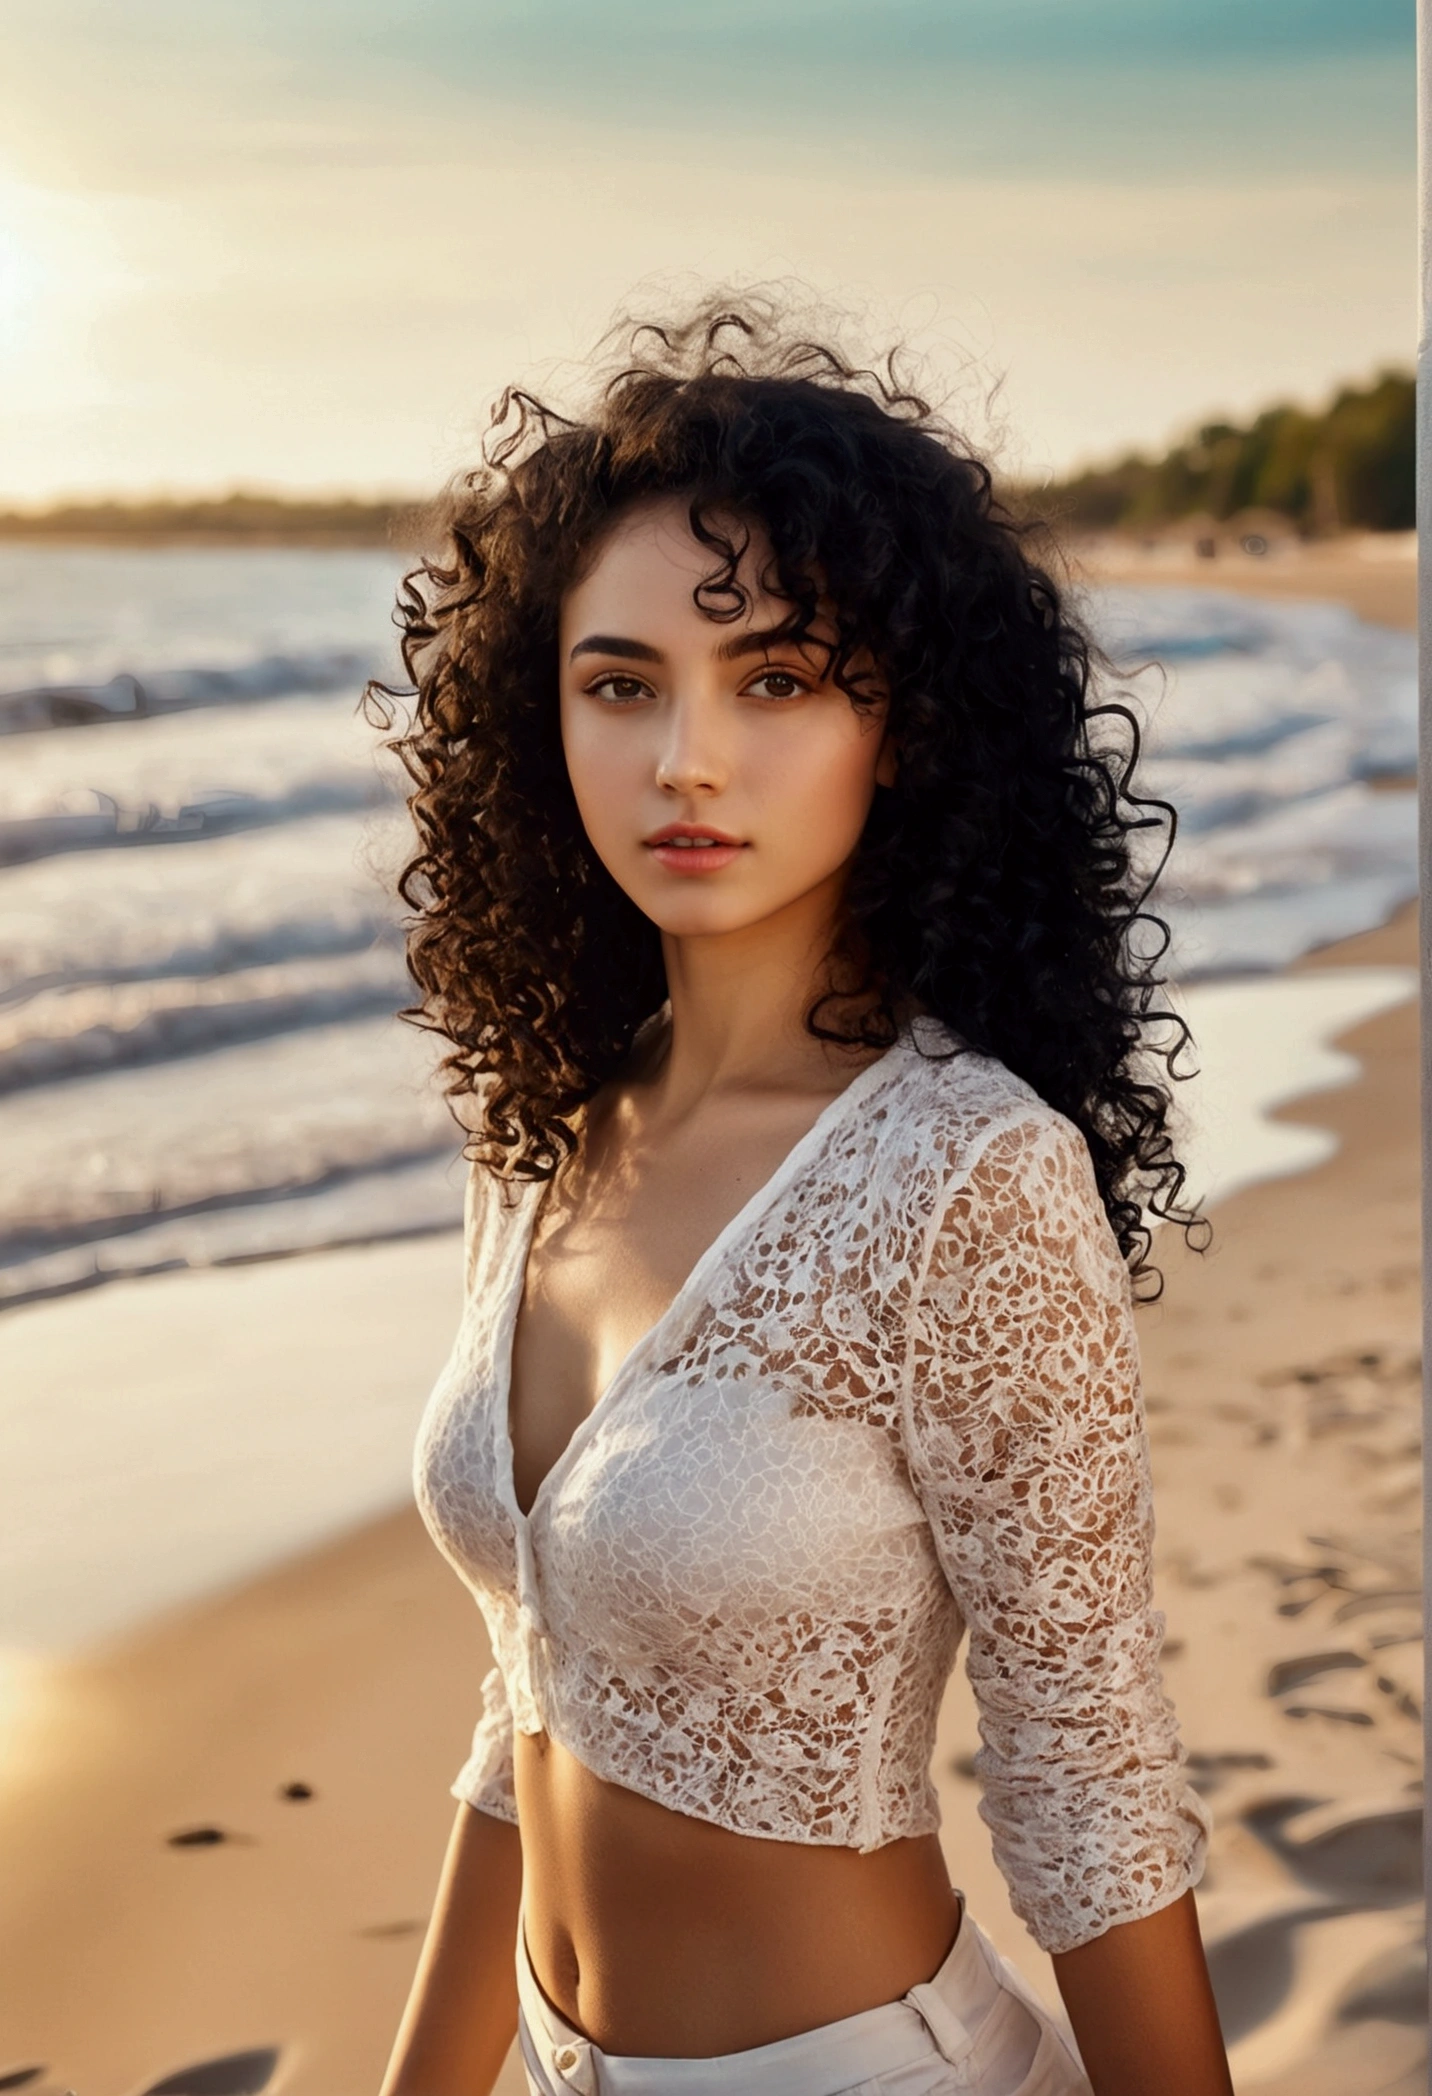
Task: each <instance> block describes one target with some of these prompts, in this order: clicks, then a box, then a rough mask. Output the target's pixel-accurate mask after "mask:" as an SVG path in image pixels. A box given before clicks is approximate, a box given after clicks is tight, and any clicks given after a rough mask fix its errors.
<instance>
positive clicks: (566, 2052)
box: [552, 2045, 577, 2074]
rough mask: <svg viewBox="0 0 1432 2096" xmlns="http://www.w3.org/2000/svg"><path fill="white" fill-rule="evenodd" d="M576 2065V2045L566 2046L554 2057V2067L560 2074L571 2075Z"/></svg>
mask: <svg viewBox="0 0 1432 2096" xmlns="http://www.w3.org/2000/svg"><path fill="white" fill-rule="evenodd" d="M576 2064H577V2048H576V2046H575V2045H564V2046H563V2047H562V2049H561V2051H560V2052H556V2053H554V2054H553V2055H552V2065H553V2066H554V2067H555V2068H556V2070H557V2072H558V2073H559V2074H570V2073H571V2071H572V2069H573V2068H574V2067H575V2066H576Z"/></svg>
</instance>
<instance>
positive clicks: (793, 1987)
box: [516, 1733, 959, 2059]
mask: <svg viewBox="0 0 1432 2096" xmlns="http://www.w3.org/2000/svg"><path fill="white" fill-rule="evenodd" d="M516 1784H517V1800H518V1809H519V1812H520V1815H521V1821H522V1853H523V1871H524V1875H523V1906H524V1911H525V1925H526V1933H527V1949H528V1955H529V1956H530V1958H531V1961H532V1968H533V1971H534V1972H535V1974H536V1976H537V1980H538V1983H539V1984H540V1986H541V1987H542V1989H543V1992H544V1993H545V1994H546V1995H547V1997H548V1999H549V2000H550V2001H551V2002H552V2003H553V2005H554V2006H555V2007H556V2008H557V2009H559V2010H560V2011H561V2013H562V2015H563V2016H564V2017H566V2019H567V2021H568V2022H569V2023H571V2024H572V2025H573V2026H574V2027H575V2028H576V2029H578V2030H580V2031H582V2032H584V2033H585V2035H586V2036H587V2037H588V2038H590V2039H591V2040H592V2042H593V2043H594V2044H595V2045H598V2046H600V2047H601V2049H602V2050H603V2051H604V2052H608V2053H622V2054H628V2055H635V2056H638V2057H645V2058H653V2057H654V2058H667V2059H700V2058H708V2057H711V2056H713V2055H716V2054H720V2053H726V2052H743V2051H746V2050H747V2049H748V2048H749V2047H751V2046H754V2045H770V2044H774V2043H775V2042H776V2041H777V2040H778V2039H781V2038H789V2037H794V2036H795V2035H796V2034H797V2033H798V2032H801V2031H807V2030H814V2029H817V2028H818V2027H819V2026H820V2025H821V2024H824V2023H834V2022H836V2021H838V2020H839V2019H840V2018H841V2017H842V2016H854V2015H857V2014H858V2013H859V2012H860V2011H861V2010H863V2009H873V2008H878V2007H880V2006H881V2005H882V2004H883V2003H885V2002H890V2001H897V2000H898V1999H899V1998H900V1996H901V1995H902V1994H904V1993H906V1992H907V1991H908V1990H909V1989H910V1988H911V1987H913V1986H916V1985H918V1984H919V1983H920V1982H921V1981H924V1980H928V1979H930V1978H932V1977H933V1975H934V1974H935V1973H936V1972H937V1971H938V1970H939V1968H940V1966H941V1965H942V1964H943V1962H944V1960H945V1958H946V1956H947V1955H948V1952H949V1949H950V1946H951V1944H952V1943H953V1942H954V1939H955V1935H956V1933H957V1931H958V1927H959V1902H958V1901H957V1899H956V1898H955V1896H954V1894H953V1893H952V1892H951V1890H950V1884H949V1876H948V1873H947V1871H946V1867H945V1863H944V1859H943V1856H942V1854H941V1850H940V1844H939V1841H938V1839H937V1837H936V1836H935V1835H933V1834H927V1835H922V1836H919V1837H917V1838H915V1839H912V1840H904V1841H893V1842H890V1843H888V1844H887V1845H886V1846H885V1847H883V1848H879V1849H873V1850H871V1851H870V1852H869V1853H868V1854H865V1855H862V1854H860V1852H859V1851H858V1850H856V1849H850V1848H833V1847H829V1846H814V1845H811V1844H808V1843H802V1842H788V1841H766V1840H761V1839H757V1838H753V1837H751V1836H749V1835H743V1834H733V1833H731V1832H729V1831H728V1830H727V1829H726V1828H724V1827H714V1826H711V1825H709V1824H707V1823H706V1822H705V1821H702V1820H695V1819H690V1818H687V1817H686V1816H685V1815H683V1814H681V1813H677V1812H671V1811H668V1810H667V1809H666V1807H664V1806H662V1805H658V1804H655V1803H653V1802H652V1800H650V1799H648V1798H643V1797H638V1796H637V1795H636V1793H635V1792H633V1791H630V1790H623V1789H620V1788H619V1787H618V1786H617V1785H615V1784H611V1783H606V1782H604V1781H603V1780H602V1779H601V1778H600V1777H599V1776H594V1775H593V1774H592V1772H591V1771H590V1770H589V1769H587V1768H584V1767H583V1765H582V1764H581V1763H580V1762H579V1761H577V1760H576V1759H575V1758H574V1757H573V1756H572V1755H571V1754H569V1753H568V1752H567V1751H566V1749H565V1748H563V1747H560V1746H558V1745H557V1744H556V1743H555V1742H554V1741H552V1740H550V1739H549V1738H548V1737H547V1736H546V1734H544V1733H539V1734H537V1735H536V1736H535V1737H529V1736H523V1735H520V1734H519V1735H518V1738H517V1741H516Z"/></svg>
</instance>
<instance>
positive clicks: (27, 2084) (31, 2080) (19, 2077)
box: [0, 2067, 55, 2096]
mask: <svg viewBox="0 0 1432 2096" xmlns="http://www.w3.org/2000/svg"><path fill="white" fill-rule="evenodd" d="M48 2071H49V2070H48V2069H47V2068H45V2067H12V2068H11V2069H10V2071H9V2073H8V2074H0V2089H28V2090H29V2091H30V2096H50V2092H51V2090H52V2089H55V2084H54V2083H53V2082H46V2083H45V2086H44V2088H43V2089H41V2088H37V2087H36V2083H37V2082H38V2081H39V2079H40V2076H41V2075H42V2074H45V2073H47V2072H48Z"/></svg>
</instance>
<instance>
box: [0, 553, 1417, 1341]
mask: <svg viewBox="0 0 1432 2096" xmlns="http://www.w3.org/2000/svg"><path fill="white" fill-rule="evenodd" d="M398 573H399V567H398V563H397V561H396V559H395V558H394V556H392V555H390V554H386V553H384V552H381V551H346V550H344V551H328V550H301V549H264V550H248V549H245V550H228V549H223V550H218V549H207V548H185V549H160V548H156V549H140V550H126V551H112V550H108V549H102V548H71V549H65V550H56V549H53V548H49V547H40V546H9V547H3V548H0V1155H3V1157H4V1159H5V1170H4V1172H3V1174H0V1308H3V1307H6V1306H14V1305H17V1304H20V1303H25V1302H32V1301H35V1300H37V1299H40V1298H43V1297H46V1296H54V1295H60V1294H64V1293H67V1292H69V1291H73V1290H77V1289H84V1288H90V1287H94V1286H96V1285H99V1284H101V1283H103V1282H106V1281H109V1280H113V1279H118V1278H122V1277H126V1276H137V1275H141V1274H147V1273H155V1272H161V1271H165V1270H169V1269H175V1268H184V1267H199V1266H208V1265H214V1264H224V1263H228V1262H232V1261H239V1260H250V1259H255V1258H268V1257H274V1256H279V1255H284V1254H295V1253H301V1252H304V1251H308V1250H315V1249H318V1248H320V1247H326V1246H336V1245H341V1244H353V1243H364V1242H371V1241H376V1240H379V1239H392V1238H398V1237H403V1236H412V1235H415V1234H419V1233H423V1232H428V1231H434V1230H443V1229H449V1228H451V1227H453V1226H454V1224H455V1223H456V1222H457V1220H458V1218H459V1216H460V1211H461V1184H462V1169H461V1167H460V1164H459V1162H458V1156H457V1153H458V1140H457V1136H456V1132H455V1130H454V1127H453V1124H452V1121H451V1120H450V1118H449V1116H448V1114H447V1111H446V1109H445V1107H444V1106H443V1104H442V1102H441V1099H440V1097H439V1095H438V1093H437V1090H436V1088H435V1086H434V1085H433V1083H432V1081H431V1067H432V1060H433V1048H432V1045H431V1043H429V1042H428V1041H426V1040H425V1039H424V1038H423V1036H422V1035H421V1034H419V1033H418V1032H417V1031H415V1030H414V1029H413V1028H411V1027H408V1026H405V1025H403V1024H402V1023H400V1022H399V1021H398V1020H397V1019H396V1018H395V1016H394V1014H395V1012H396V1010H397V1009H398V1007H399V1006H400V1005H401V1004H402V1003H403V1002H404V1001H405V997H406V994H407V992H406V977H405V972H404V968H403V962H402V948H401V936H400V931H399V921H398V910H397V906H396V904H395V901H394V898H393V893H392V879H393V875H394V872H395V870H396V868H397V866H398V865H399V864H400V863H401V860H402V857H403V854H404V850H405V844H406V823H407V818H406V815H405V813H404V810H403V808H402V800H401V796H402V787H401V781H400V777H399V775H398V773H397V769H396V767H395V766H394V764H393V763H392V761H391V760H389V759H386V758H384V757H383V756H382V755H381V752H380V750H379V748H378V737H377V736H376V735H375V734H374V732H373V730H372V729H370V728H369V727H368V726H367V725H366V723H365V722H364V721H363V720H362V718H361V716H360V715H359V713H358V710H357V701H358V697H359V693H360V691H361V688H362V685H363V682H364V679H365V678H366V677H367V676H368V675H370V674H375V673H376V674H393V673H395V672H396V651H395V647H394V637H393V632H392V626H391V608H392V602H393V595H394V588H395V584H396V581H397V577H398ZM1088 612H1089V617H1090V619H1091V622H1092V624H1093V626H1094V628H1095V630H1096V633H1097V635H1098V637H1099V638H1100V640H1101V642H1102V644H1103V645H1104V646H1105V648H1106V649H1107V650H1108V651H1109V652H1110V653H1111V655H1112V656H1113V658H1114V660H1115V661H1116V663H1117V664H1118V665H1119V667H1120V669H1121V670H1122V671H1123V672H1124V673H1125V674H1124V675H1123V676H1122V677H1121V679H1120V683H1121V685H1122V686H1123V687H1124V688H1125V689H1127V690H1128V691H1130V692H1132V694H1133V695H1134V696H1133V703H1134V705H1135V708H1136V710H1137V711H1138V713H1139V714H1140V717H1141V719H1142V720H1143V722H1144V725H1145V733H1146V748H1147V756H1146V762H1145V764H1144V767H1143V771H1142V779H1143V787H1144V790H1145V791H1146V792H1148V793H1151V794H1157V795H1159V796H1161V797H1163V798H1165V799H1168V800H1170V801H1172V802H1173V803H1174V804H1175V806H1176V807H1177V809H1178V811H1179V823H1180V830H1179V840H1178V844H1177V846H1176V849H1175V853H1174V857H1173V860H1172V863H1171V866H1170V868H1169V871H1168V874H1167V876H1166V878H1165V883H1164V886H1163V888H1162V889H1161V891H1160V892H1161V907H1162V909H1163V912H1164V914H1165V915H1166V916H1167V917H1168V919H1169V921H1170V923H1171V925H1172V928H1173V934H1174V946H1173V963H1174V966H1175V969H1176V972H1177V974H1178V977H1179V979H1180V981H1181V982H1182V983H1183V984H1185V985H1194V986H1197V985H1199V984H1201V983H1202V984H1207V983H1209V982H1210V981H1220V982H1222V981H1229V980H1232V979H1238V978H1248V977H1255V978H1256V977H1258V976H1259V975H1266V974H1267V973H1268V972H1269V971H1271V970H1274V969H1277V968H1279V967H1281V966H1283V965H1284V964H1285V963H1287V962H1288V961H1290V960H1292V959H1294V958H1296V957H1297V955H1299V954H1301V953H1304V952H1306V951H1308V950H1309V949H1311V948H1312V947H1314V946H1317V945H1320V944H1323V943H1325V942H1327V941H1328V940H1330V939H1334V938H1338V937H1341V936H1343V935H1345V934H1347V933H1350V932H1353V931H1356V930H1358V929H1360V928H1362V927H1364V926H1368V925H1371V924H1375V923H1377V922H1380V921H1381V920H1382V919H1384V918H1385V917H1386V916H1387V915H1388V914H1389V913H1390V912H1391V911H1392V910H1393V909H1394V908H1395V907H1396V906H1397V905H1398V904H1399V903H1401V902H1403V901H1404V900H1406V899H1407V898H1408V897H1410V896H1411V895H1413V894H1415V892H1416V886H1417V875H1416V851H1415V809H1414V803H1413V797H1412V795H1411V794H1409V793H1407V792H1405V791H1388V790H1386V789H1387V786H1388V783H1389V782H1390V781H1398V780H1403V781H1405V780H1406V778H1407V777H1408V776H1409V774H1410V773H1411V771H1412V769H1413V766H1414V764H1415V759H1416V685H1415V654H1416V650H1415V643H1414V641H1413V639H1412V637H1411V636H1410V635H1406V634H1401V633H1394V632H1391V631H1387V630H1384V629H1382V628H1379V627H1373V626H1369V625H1366V624H1364V623H1362V622H1361V621H1359V620H1358V619H1356V618H1355V617H1353V616H1352V614H1351V613H1349V612H1347V611H1345V610H1343V609H1341V608H1339V607H1337V606H1333V605H1324V604H1308V603H1282V604H1274V603H1271V602H1266V601H1263V600H1253V599H1249V598H1246V597H1238V596H1234V595H1231V594H1227V593H1222V594H1221V593H1219V592H1218V591H1217V590H1216V589H1213V588H1210V589H1207V590H1189V589H1174V588H1163V587H1159V588H1153V587H1148V588H1138V589H1134V588H1121V589H1109V590H1104V591H1100V592H1094V593H1092V594H1091V596H1090V598H1089V601H1088ZM1140 664H1150V665H1152V667H1146V668H1144V669H1142V670H1141V671H1140V673H1139V674H1137V675H1133V674H1132V673H1133V671H1134V670H1135V668H1136V666H1138V665H1140ZM1196 994H1197V991H1196V987H1195V989H1193V990H1190V992H1189V996H1190V998H1196ZM1190 1008H1191V1009H1192V1008H1193V1006H1192V1005H1191V1006H1190ZM1209 1008H1210V1010H1211V1009H1212V1006H1210V1007H1209Z"/></svg>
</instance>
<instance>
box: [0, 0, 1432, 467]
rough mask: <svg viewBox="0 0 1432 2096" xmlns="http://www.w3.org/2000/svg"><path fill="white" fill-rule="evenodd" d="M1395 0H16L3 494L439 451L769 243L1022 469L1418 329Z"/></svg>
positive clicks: (1356, 369)
mask: <svg viewBox="0 0 1432 2096" xmlns="http://www.w3.org/2000/svg"><path fill="white" fill-rule="evenodd" d="M1413 23H1414V4H1413V0H1355V4H1353V0H706V4H704V5H698V4H695V0H198V4H196V0H182V4H181V0H126V5H125V6H124V7H122V8H121V7H116V6H115V5H114V4H113V0H5V4H4V7H3V9H0V505H3V504H5V503H6V502H15V501H20V502H38V501H43V500H47V499H53V498H55V497H62V496H66V495H80V494H84V495H89V494H100V493H121V494H124V493H129V494H142V493H150V492H158V491H161V490H217V489H221V488H225V487H229V486H233V485H239V484H241V485H246V486H263V487H278V488H286V489H293V490H319V489H322V490H338V489H351V490H354V491H356V492H360V493H374V492H379V491H386V490H391V491H403V492H419V491H422V490H424V489H427V488H430V487H431V486H432V485H434V484H435V483H436V482H437V481H438V480H440V479H442V478H443V477H445V476H446V475H447V474H448V473H449V472H451V471H453V470H454V469H456V468H459V467H461V466H462V465H463V464H464V463H466V462H468V461H470V460H471V459H472V457H473V456H474V455H475V452H476V447H477V444H478V442H479V440H480V434H481V430H482V427H483V424H484V422H485V419H486V408H487V403H488V402H489V401H490V399H491V398H492V397H493V395H494V394H495V393H496V392H497V391H499V390H500V389H501V387H502V386H503V385H505V384H507V383H509V382H512V381H522V382H525V383H535V384H536V385H537V386H538V387H539V389H543V390H545V391H546V392H548V393H549V394H553V395H555V396H556V397H557V398H558V399H574V398H576V397H577V396H578V394H579V393H580V387H581V383H582V364H581V360H582V358H583V357H584V355H585V354H586V352H587V351H588V350H589V348H590V346H591V344H592V343H593V341H594V340H595V339H596V338H597V336H598V335H599V334H600V333H601V332H602V330H603V328H604V327H605V326H606V325H607V323H608V322H609V321H610V319H611V318H612V316H613V314H614V313H616V312H618V311H633V310H634V311H638V312H640V313H643V314H661V313H668V312H671V311H674V310H677V309H679V307H680V305H681V303H682V301H683V300H684V299H689V298H690V297H691V296H693V295H695V294H696V293H699V292H700V291H701V290H703V289H705V288H707V287H709V286H711V285H713V284H716V283H733V282H734V283H741V282H752V281H772V280H776V281H780V282H787V281H794V282H795V283H796V284H797V285H798V286H799V287H801V291H800V295H801V296H802V297H805V298H810V297H812V296H814V297H815V298H816V299H817V300H820V301H825V302H828V303H830V304H831V305H832V306H834V307H836V308H838V309H839V312H840V314H841V315H843V316H845V320H844V325H845V326H846V327H847V329H848V330H850V329H853V331H854V339H855V340H857V341H859V342H863V344H864V345H865V346H866V347H867V348H869V349H871V350H876V351H878V350H880V349H882V348H884V347H885V346H887V345H888V344H889V343H890V342H892V341H896V340H899V341H904V342H906V343H909V344H910V345H911V346H912V348H913V349H914V351H915V352H916V354H917V355H918V356H920V357H921V358H922V359H923V360H924V365H925V370H926V373H927V378H928V382H929V383H931V384H932V385H933V386H934V387H935V389H936V391H938V392H939V393H941V394H942V395H944V396H947V397H948V398H949V399H950V401H951V403H952V406H953V409H954V411H955V413H956V414H957V416H958V418H959V419H960V420H962V421H963V422H964V423H965V425H966V427H967V428H969V430H970V431H971V433H972V434H973V435H974V436H975V437H976V439H977V440H978V441H981V442H983V443H985V444H987V445H988V446H989V447H990V448H991V449H992V450H993V452H994V454H995V456H996V458H997V460H998V462H999V463H1000V464H1001V465H1002V466H1003V467H1004V468H1005V469H1006V470H1007V471H1017V472H1020V473H1024V474H1030V475H1032V476H1034V477H1036V478H1037V477H1039V476H1041V475H1044V474H1048V473H1053V472H1062V471H1065V470H1067V469H1068V468H1069V467H1071V466H1072V465H1075V464H1078V463H1082V462H1085V461H1088V460H1090V459H1097V458H1102V457H1107V456H1109V455H1111V454H1116V453H1118V452H1120V451H1121V450H1123V449H1126V448H1129V447H1131V446H1136V445H1143V446H1153V447H1157V446H1159V445H1161V444H1162V443H1164V442H1165V441H1167V440H1168V439H1169V438H1170V437H1171V436H1173V435H1175V434H1177V433H1179V432H1180V431H1182V430H1184V429H1186V428H1187V427H1189V426H1191V425H1192V424H1194V423H1196V422H1198V421H1201V420H1206V419H1211V418H1212V417H1214V416H1217V415H1233V416H1236V415H1239V414H1243V413H1246V412H1249V411H1252V410H1255V409H1257V408H1258V407H1259V406H1261V405H1263V404H1265V403H1266V402H1267V401H1269V400H1270V399H1273V398H1284V397H1293V398H1299V399H1304V400H1307V401H1310V402H1311V401H1316V400H1318V399H1320V398H1322V397H1325V396H1326V395H1327V393H1328V392H1329V390H1330V389H1331V388H1332V387H1333V386H1334V385H1336V384H1337V383H1340V382H1345V381H1349V380H1359V379H1363V378H1366V377H1368V376H1370V375H1371V374H1372V373H1373V372H1374V371H1375V370H1376V369H1378V368H1379V367H1381V366H1382V365H1385V364H1388V363H1397V364H1407V363H1409V362H1410V361H1411V358H1412V355H1413V351H1414V348H1415V304H1414V301H1415V272H1414V242H1415V232H1416V226H1415V190H1414V184H1415V135H1414V84H1413V69H1414V43H1413V39H1414V29H1413Z"/></svg>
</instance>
